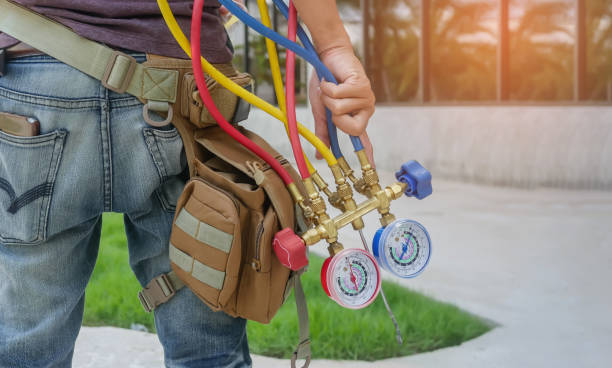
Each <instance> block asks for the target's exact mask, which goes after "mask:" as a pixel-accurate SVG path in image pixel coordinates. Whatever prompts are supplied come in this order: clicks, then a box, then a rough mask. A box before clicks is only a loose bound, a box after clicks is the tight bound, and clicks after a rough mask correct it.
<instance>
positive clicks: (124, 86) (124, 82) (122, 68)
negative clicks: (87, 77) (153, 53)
mask: <svg viewBox="0 0 612 368" xmlns="http://www.w3.org/2000/svg"><path fill="white" fill-rule="evenodd" d="M126 62H127V63H128V64H126ZM137 65H138V61H136V59H135V58H133V57H132V56H130V55H128V54H126V53H123V52H121V51H117V50H114V51H113V53H112V54H111V57H110V59H109V61H108V64H107V65H106V71H104V75H103V76H102V79H101V80H100V82H102V85H103V86H104V87H106V88H108V89H110V90H111V91H113V92H117V93H119V94H124V93H125V92H126V91H127V90H128V87H129V85H130V81H131V80H132V77H133V76H134V72H135V71H136V66H137ZM115 67H118V68H119V69H116V68H115Z"/></svg>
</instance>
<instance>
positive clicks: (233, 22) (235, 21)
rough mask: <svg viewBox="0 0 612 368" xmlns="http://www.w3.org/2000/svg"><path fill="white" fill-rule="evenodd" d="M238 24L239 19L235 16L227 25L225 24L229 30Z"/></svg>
mask: <svg viewBox="0 0 612 368" xmlns="http://www.w3.org/2000/svg"><path fill="white" fill-rule="evenodd" d="M237 22H238V18H236V16H235V15H232V17H231V18H230V19H229V20H228V21H227V22H225V24H224V26H225V29H228V30H229V29H230V28H231V27H232V26H233V25H234V24H236V23H237Z"/></svg>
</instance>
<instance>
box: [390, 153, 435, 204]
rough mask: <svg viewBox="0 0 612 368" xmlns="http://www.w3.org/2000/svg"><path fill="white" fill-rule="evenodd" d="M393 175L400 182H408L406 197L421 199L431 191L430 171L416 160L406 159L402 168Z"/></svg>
mask: <svg viewBox="0 0 612 368" xmlns="http://www.w3.org/2000/svg"><path fill="white" fill-rule="evenodd" d="M395 177H396V178H397V180H399V181H400V182H402V183H406V184H408V186H407V187H406V191H404V194H406V195H407V196H408V197H415V198H417V199H423V198H425V197H427V196H428V195H430V194H431V193H432V192H433V189H432V188H431V173H430V172H429V171H427V169H426V168H424V167H423V166H422V165H421V164H420V163H418V162H417V161H414V160H412V161H408V162H406V163H405V164H403V165H402V169H401V170H400V171H398V172H396V173H395Z"/></svg>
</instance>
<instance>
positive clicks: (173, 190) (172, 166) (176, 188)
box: [142, 127, 187, 212]
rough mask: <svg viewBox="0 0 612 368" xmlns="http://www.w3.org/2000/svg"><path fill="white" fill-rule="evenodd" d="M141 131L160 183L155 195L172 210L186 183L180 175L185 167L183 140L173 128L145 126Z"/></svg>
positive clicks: (163, 205) (165, 207) (164, 205)
mask: <svg viewBox="0 0 612 368" xmlns="http://www.w3.org/2000/svg"><path fill="white" fill-rule="evenodd" d="M142 131H143V134H144V137H145V142H146V144H147V148H148V150H149V153H150V154H151V158H152V160H153V163H154V164H155V167H156V168H157V173H158V175H159V182H160V185H159V188H158V189H157V190H156V195H157V197H158V198H159V201H160V202H161V205H162V207H163V208H164V209H165V210H166V211H168V212H173V211H174V210H175V209H176V202H177V201H178V199H179V197H180V195H181V193H182V192H183V188H184V187H185V184H186V178H185V177H184V176H183V175H182V174H183V173H184V172H185V170H186V169H187V159H186V158H185V153H184V151H183V141H182V140H181V136H180V135H179V133H178V131H177V130H176V129H174V128H173V129H171V130H160V129H154V128H148V127H147V128H143V130H142Z"/></svg>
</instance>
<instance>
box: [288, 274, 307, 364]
mask: <svg viewBox="0 0 612 368" xmlns="http://www.w3.org/2000/svg"><path fill="white" fill-rule="evenodd" d="M303 273H304V269H302V270H300V271H298V274H297V275H295V277H294V278H293V280H294V284H293V290H294V291H293V292H294V295H295V305H296V307H297V314H298V320H299V326H300V343H299V344H298V346H297V347H296V348H295V351H294V352H293V356H292V357H291V368H296V361H297V360H298V359H306V362H305V363H304V365H303V366H302V368H308V366H309V365H310V357H311V351H310V322H309V321H308V305H307V304H306V295H305V294H304V288H303V287H302V281H301V279H300V277H301V275H302V274H303Z"/></svg>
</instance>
